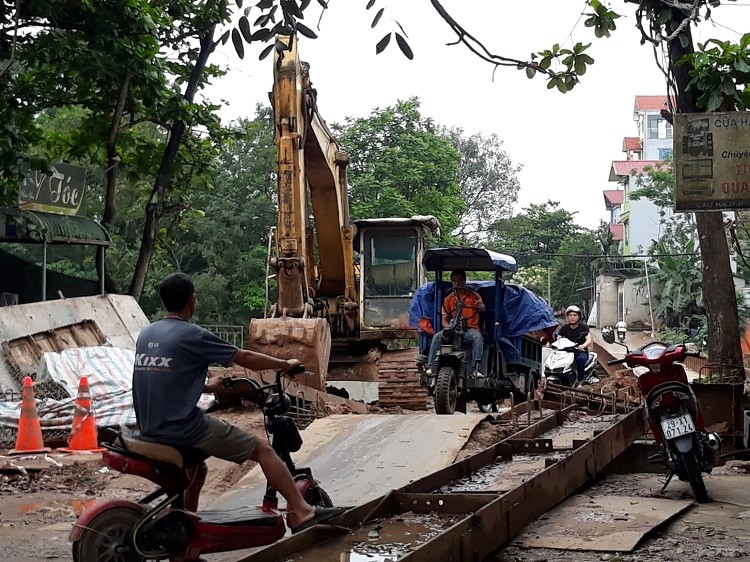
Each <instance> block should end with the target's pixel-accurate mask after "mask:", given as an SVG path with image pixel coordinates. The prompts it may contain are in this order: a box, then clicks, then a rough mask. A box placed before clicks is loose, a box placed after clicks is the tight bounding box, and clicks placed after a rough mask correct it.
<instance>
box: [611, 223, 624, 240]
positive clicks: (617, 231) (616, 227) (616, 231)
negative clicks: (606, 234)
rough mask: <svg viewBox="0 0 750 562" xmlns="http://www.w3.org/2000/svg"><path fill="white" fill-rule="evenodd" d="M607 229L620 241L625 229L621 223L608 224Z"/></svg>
mask: <svg viewBox="0 0 750 562" xmlns="http://www.w3.org/2000/svg"><path fill="white" fill-rule="evenodd" d="M609 231H610V232H611V233H612V238H614V239H615V240H617V241H620V240H622V239H623V238H624V236H623V234H624V231H625V227H624V225H622V224H610V225H609Z"/></svg>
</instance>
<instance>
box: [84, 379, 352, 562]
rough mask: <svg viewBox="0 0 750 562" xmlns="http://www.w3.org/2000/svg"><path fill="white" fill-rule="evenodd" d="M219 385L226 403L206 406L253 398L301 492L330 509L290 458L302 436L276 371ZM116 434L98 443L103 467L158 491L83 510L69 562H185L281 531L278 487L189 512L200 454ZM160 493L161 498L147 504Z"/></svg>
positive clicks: (265, 540)
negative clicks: (235, 505)
mask: <svg viewBox="0 0 750 562" xmlns="http://www.w3.org/2000/svg"><path fill="white" fill-rule="evenodd" d="M301 370H302V371H304V367H302V368H301ZM224 386H225V387H226V388H227V389H231V400H227V401H225V403H224V404H222V399H221V397H217V398H218V402H217V404H216V406H214V407H212V408H209V411H215V410H217V409H223V408H225V407H227V406H228V405H229V403H230V402H231V403H232V404H234V403H236V402H237V401H238V400H237V399H247V400H252V401H254V402H255V403H256V404H257V405H258V406H259V407H260V408H261V409H262V411H263V414H264V417H265V426H266V429H267V431H268V433H269V434H270V435H271V436H273V439H272V446H273V448H274V450H275V451H276V453H277V454H278V455H279V456H280V457H281V459H282V460H283V461H284V462H285V464H286V465H287V467H288V468H289V471H290V472H291V473H292V476H294V479H295V481H296V483H297V487H298V489H299V491H300V493H301V494H302V496H303V497H304V498H305V500H306V501H307V502H308V503H309V504H311V505H316V506H321V507H332V506H333V503H332V502H331V498H330V497H329V496H328V494H327V493H326V492H325V490H323V488H321V487H320V486H318V483H317V482H316V481H315V479H314V478H313V476H312V471H311V470H310V469H309V468H297V467H295V465H294V462H293V461H292V457H291V453H293V452H296V451H298V450H299V449H300V448H301V447H302V437H301V436H300V434H299V431H298V430H297V426H296V425H295V424H294V421H293V420H292V418H290V417H289V416H287V415H285V414H286V413H287V412H288V411H289V409H290V407H291V400H290V398H289V396H288V395H287V394H285V393H284V389H283V387H282V372H281V371H279V372H278V373H277V374H276V380H275V382H274V383H272V384H268V385H260V384H259V383H257V382H256V381H254V380H251V379H246V378H228V379H225V380H224ZM115 434H116V438H115V439H113V440H112V442H111V443H102V445H103V446H104V447H106V448H107V450H106V451H105V452H104V453H102V457H103V462H104V464H105V465H106V466H108V467H110V468H112V469H114V470H117V471H119V472H122V473H125V474H135V475H137V476H142V477H143V478H147V479H148V480H150V481H152V482H154V483H155V484H157V485H158V486H159V488H158V489H157V490H155V491H154V492H152V493H150V494H148V495H147V496H146V497H144V498H142V499H141V500H139V501H137V502H135V501H130V500H103V501H100V502H97V503H96V504H94V505H93V506H91V507H90V508H88V509H86V510H85V511H84V512H83V513H82V514H81V516H80V517H79V518H78V520H77V521H76V522H75V524H74V526H73V530H72V531H71V533H70V540H71V541H72V542H73V560H74V562H104V561H106V562H144V561H145V560H163V559H167V558H169V559H171V560H180V561H184V562H188V561H192V560H198V558H199V556H200V555H201V554H204V553H211V552H225V551H229V550H240V549H245V548H252V547H255V546H263V545H266V544H271V543H273V542H275V541H277V540H279V539H280V538H281V537H283V536H284V534H285V533H286V526H285V524H284V519H283V517H282V515H281V514H280V513H279V511H278V509H277V507H278V498H277V495H276V490H274V489H273V488H271V487H270V486H269V487H267V488H266V493H265V496H264V498H263V505H262V506H258V507H243V508H240V509H232V510H207V511H198V512H195V513H194V512H191V511H187V510H185V509H184V490H185V488H186V487H187V485H188V483H189V482H190V476H189V473H188V467H189V466H195V465H196V464H197V463H199V462H201V461H202V460H203V458H205V455H204V454H203V453H201V452H200V451H196V450H195V449H189V448H184V447H180V448H179V449H178V448H174V447H171V446H167V445H163V444H157V443H153V442H151V441H146V440H144V439H143V438H138V437H136V436H128V435H123V434H122V433H120V432H115ZM191 459H192V464H191ZM196 459H197V461H196ZM186 465H187V466H186ZM162 496H163V497H164V499H162V500H161V501H160V502H158V503H156V504H155V505H153V502H154V501H155V500H157V499H158V498H161V497H162ZM341 511H343V509H342V510H341Z"/></svg>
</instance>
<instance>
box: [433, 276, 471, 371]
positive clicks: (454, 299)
mask: <svg viewBox="0 0 750 562" xmlns="http://www.w3.org/2000/svg"><path fill="white" fill-rule="evenodd" d="M451 285H453V289H452V290H451V291H449V292H448V294H447V295H446V296H445V298H444V299H443V314H442V322H441V323H442V326H443V330H444V329H446V328H448V327H449V326H450V324H451V321H452V320H453V317H454V316H455V314H456V310H458V303H459V302H460V303H463V309H462V310H461V316H462V317H464V318H466V333H465V334H464V339H465V340H466V341H467V342H469V343H470V344H471V358H470V361H469V364H468V369H467V373H469V374H472V373H475V374H476V376H477V377H482V376H484V375H482V373H480V372H479V363H480V361H481V360H482V353H483V350H484V349H483V348H484V340H483V339H482V332H480V331H479V313H480V312H484V310H485V306H484V302H483V301H482V297H481V296H479V293H477V292H476V291H472V290H471V289H468V288H467V287H466V272H465V271H463V270H460V269H459V270H456V271H453V272H451ZM443 330H440V331H439V332H438V333H436V334H435V335H434V336H433V338H432V343H431V344H430V354H429V356H428V362H427V364H428V365H429V366H430V367H432V366H433V364H434V361H435V357H437V354H438V351H440V344H441V342H442V341H443Z"/></svg>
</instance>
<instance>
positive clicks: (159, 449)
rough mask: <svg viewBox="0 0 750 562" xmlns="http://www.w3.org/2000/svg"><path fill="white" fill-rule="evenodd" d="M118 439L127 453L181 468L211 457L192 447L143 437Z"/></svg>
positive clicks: (123, 436)
mask: <svg viewBox="0 0 750 562" xmlns="http://www.w3.org/2000/svg"><path fill="white" fill-rule="evenodd" d="M117 439H118V440H119V441H120V442H121V444H122V446H123V448H124V449H125V450H126V451H130V452H131V453H135V454H137V455H141V456H143V457H147V458H149V459H152V460H155V461H162V462H168V463H171V464H174V465H176V466H178V467H179V468H191V467H193V466H196V465H197V464H200V463H201V462H203V461H204V460H205V459H207V458H208V457H209V455H207V454H206V453H204V452H203V451H199V450H198V449H193V448H192V447H186V446H179V445H166V444H164V443H157V442H156V441H151V440H149V439H146V438H145V437H143V436H141V435H135V434H131V435H124V434H121V435H119V436H118V438H117Z"/></svg>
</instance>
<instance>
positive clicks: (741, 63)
mask: <svg viewBox="0 0 750 562" xmlns="http://www.w3.org/2000/svg"><path fill="white" fill-rule="evenodd" d="M733 66H734V68H735V70H738V71H739V72H745V73H750V65H749V64H748V63H747V61H746V60H745V59H744V58H742V57H737V58H736V59H734V63H733Z"/></svg>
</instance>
